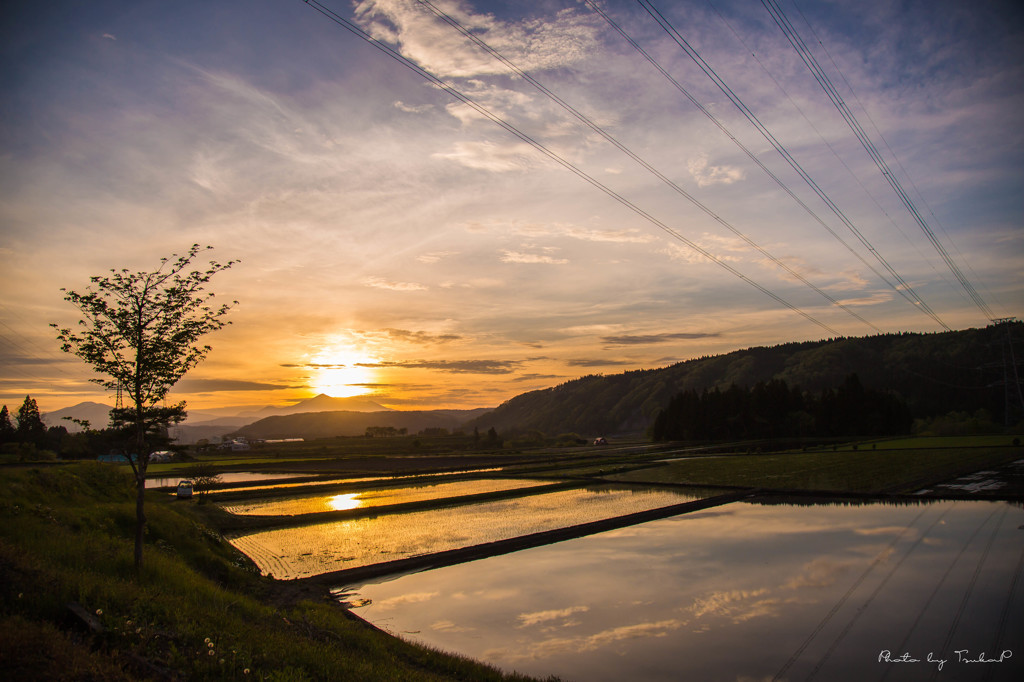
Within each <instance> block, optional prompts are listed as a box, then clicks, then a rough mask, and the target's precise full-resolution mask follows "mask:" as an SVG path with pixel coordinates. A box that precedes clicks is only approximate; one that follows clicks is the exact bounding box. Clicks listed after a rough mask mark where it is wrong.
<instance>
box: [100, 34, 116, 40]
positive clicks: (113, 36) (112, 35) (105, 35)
mask: <svg viewBox="0 0 1024 682" xmlns="http://www.w3.org/2000/svg"><path fill="white" fill-rule="evenodd" d="M101 37H102V38H105V39H107V40H117V36H115V35H114V34H113V33H104V34H103V35H102V36H101Z"/></svg>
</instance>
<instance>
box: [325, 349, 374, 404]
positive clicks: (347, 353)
mask: <svg viewBox="0 0 1024 682" xmlns="http://www.w3.org/2000/svg"><path fill="white" fill-rule="evenodd" d="M374 362H375V359H374V358H370V357H367V356H365V355H363V354H360V353H359V352H358V351H356V350H354V349H352V348H351V347H340V348H339V347H333V348H327V349H324V350H323V351H321V352H320V353H318V354H317V355H315V356H314V357H313V358H312V360H311V361H310V366H311V367H312V369H313V372H314V373H313V376H312V377H310V383H311V384H312V386H313V388H314V390H316V391H317V393H326V394H327V395H329V396H331V397H333V398H350V397H352V396H357V395H364V394H366V393H370V392H371V391H372V390H373V389H372V386H371V384H372V383H373V382H374V380H375V378H376V372H374V370H373V369H372V368H371V367H367V366H365V365H368V364H372V363H374Z"/></svg>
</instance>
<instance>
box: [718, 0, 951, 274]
mask: <svg viewBox="0 0 1024 682" xmlns="http://www.w3.org/2000/svg"><path fill="white" fill-rule="evenodd" d="M707 3H708V6H709V7H711V9H712V11H713V12H714V13H715V15H716V16H717V17H718V19H719V20H720V21H721V22H722V24H723V25H724V26H725V27H726V28H728V29H729V32H730V33H732V35H733V37H734V38H736V40H737V41H738V42H739V43H740V44H741V45H743V47H744V48H745V49H746V50H747V52H748V53H749V54H750V57H751V59H753V60H754V61H755V62H757V64H758V66H760V67H761V70H762V71H763V72H764V74H765V75H766V76H767V77H768V78H769V79H770V80H771V81H772V83H774V84H775V87H776V88H778V89H779V92H781V93H782V94H783V96H784V97H785V98H786V100H787V101H788V102H789V104H790V105H791V106H792V107H793V108H794V109H795V110H796V111H797V113H798V114H800V117H801V118H802V119H803V120H804V123H806V124H807V127H808V128H810V129H811V130H813V131H814V133H815V134H816V135H817V136H818V139H819V140H821V143H822V144H823V145H825V146H826V147H827V148H828V150H829V152H831V153H832V156H833V158H835V160H836V161H837V162H838V163H839V165H841V166H842V167H843V168H844V169H846V172H847V173H848V174H849V176H850V178H851V179H852V180H853V181H854V182H855V183H857V186H858V187H860V189H861V191H863V192H864V194H865V195H866V196H867V197H868V198H869V199H871V202H872V203H873V204H874V205H875V207H876V208H877V209H878V210H879V212H880V213H881V214H882V215H884V216H885V217H886V219H887V220H888V221H889V224H890V225H892V226H893V229H895V230H897V231H898V232H899V233H900V235H902V237H903V239H904V240H905V241H906V242H907V245H908V246H910V248H912V249H914V251H916V252H917V255H918V256H920V257H921V259H922V260H923V261H924V262H926V263H928V265H929V266H930V267H931V269H932V271H934V272H935V273H936V274H937V275H939V276H940V277H942V278H943V279H945V278H946V273H944V272H942V271H940V270H939V268H937V267H936V266H935V265H934V264H933V263H932V262H931V261H930V260H928V258H927V257H926V256H925V254H924V252H923V251H922V250H921V249H920V248H919V247H918V244H917V243H916V242H914V241H912V240H911V239H910V237H909V236H907V233H906V232H904V231H903V228H901V227H900V225H899V223H897V222H896V221H895V220H894V219H893V217H892V216H891V215H890V214H889V211H888V210H886V209H885V207H883V206H882V204H881V203H880V202H879V200H878V198H877V197H875V195H874V194H873V193H872V191H871V190H870V189H869V188H868V187H866V186H865V185H864V183H863V182H862V181H861V179H860V177H858V175H857V174H856V173H854V172H853V169H852V168H850V165H849V164H848V163H847V162H846V160H845V159H843V157H842V156H840V154H839V152H838V151H836V149H835V147H834V146H832V143H831V142H829V140H828V139H827V138H826V137H825V136H824V135H823V134H822V132H821V131H820V130H818V127H817V126H816V125H814V121H812V120H811V119H810V118H809V117H808V116H807V114H806V113H805V112H804V110H803V109H802V108H801V106H800V105H799V104H798V103H797V102H796V101H795V100H794V99H793V97H792V96H791V95H790V94H789V92H788V91H787V90H786V87H785V86H784V85H783V84H782V83H780V82H779V79H778V78H776V77H775V75H774V74H773V73H772V72H771V70H770V69H768V67H767V66H765V64H764V62H763V61H761V58H760V57H758V56H757V52H756V51H755V50H753V49H752V48H751V47H750V45H749V44H748V43H747V40H746V39H745V38H744V37H743V36H742V35H741V34H740V33H739V32H738V31H737V30H736V28H735V27H734V26H733V25H732V23H731V22H730V21H729V20H728V19H727V18H726V17H725V16H724V15H723V14H722V13H721V12H720V11H719V9H718V7H717V6H715V3H714V0H707ZM812 31H813V29H812ZM869 119H870V116H869ZM872 123H874V122H873V121H872ZM876 130H877V126H876ZM890 151H892V150H890ZM911 184H913V183H911ZM916 189H917V188H916V187H915V190H916ZM918 195H920V192H918ZM932 217H934V213H933V214H932ZM947 281H948V280H947Z"/></svg>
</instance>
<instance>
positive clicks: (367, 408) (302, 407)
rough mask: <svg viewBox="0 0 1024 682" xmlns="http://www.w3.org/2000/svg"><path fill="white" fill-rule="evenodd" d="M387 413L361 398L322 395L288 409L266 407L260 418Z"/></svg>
mask: <svg viewBox="0 0 1024 682" xmlns="http://www.w3.org/2000/svg"><path fill="white" fill-rule="evenodd" d="M342 410H343V411H345V412H386V411H388V410H389V408H387V407H384V406H383V405H381V404H379V403H375V402H373V401H372V400H367V399H366V398H363V397H360V396H353V397H351V398H332V397H331V396H329V395H327V394H325V393H321V394H320V395H318V396H316V397H313V398H309V399H308V400H303V401H301V402H298V403H295V404H294V405H289V406H287V407H265V408H263V409H262V410H260V412H259V416H260V417H269V416H271V415H281V414H298V413H300V412H338V411H342Z"/></svg>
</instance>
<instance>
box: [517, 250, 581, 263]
mask: <svg viewBox="0 0 1024 682" xmlns="http://www.w3.org/2000/svg"><path fill="white" fill-rule="evenodd" d="M501 261H502V262H503V263H527V264H540V265H565V264H566V263H568V262H569V260H568V259H567V258H554V257H552V256H545V255H542V254H538V253H522V252H520V251H504V252H502V256H501Z"/></svg>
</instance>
